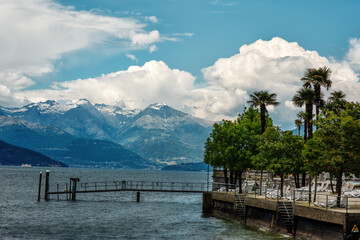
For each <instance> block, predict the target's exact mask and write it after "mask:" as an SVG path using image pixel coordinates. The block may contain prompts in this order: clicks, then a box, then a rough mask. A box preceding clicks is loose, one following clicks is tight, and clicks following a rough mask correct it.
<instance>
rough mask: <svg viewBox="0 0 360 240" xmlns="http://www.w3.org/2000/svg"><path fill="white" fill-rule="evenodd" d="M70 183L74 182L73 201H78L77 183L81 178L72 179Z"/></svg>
mask: <svg viewBox="0 0 360 240" xmlns="http://www.w3.org/2000/svg"><path fill="white" fill-rule="evenodd" d="M70 181H71V182H72V194H71V200H72V201H76V185H77V182H79V181H80V179H79V178H70Z"/></svg>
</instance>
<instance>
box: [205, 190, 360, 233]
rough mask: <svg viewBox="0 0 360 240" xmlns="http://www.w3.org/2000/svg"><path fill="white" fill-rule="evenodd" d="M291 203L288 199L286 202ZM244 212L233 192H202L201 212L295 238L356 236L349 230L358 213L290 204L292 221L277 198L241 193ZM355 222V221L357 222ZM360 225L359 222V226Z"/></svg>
mask: <svg viewBox="0 0 360 240" xmlns="http://www.w3.org/2000/svg"><path fill="white" fill-rule="evenodd" d="M287 204H290V205H291V202H289V201H288V202H287ZM244 205H245V214H244V216H240V215H239V212H238V211H237V206H236V200H235V195H234V194H228V193H218V192H212V193H204V195H203V213H204V214H210V215H212V216H215V217H220V218H231V219H235V220H238V221H241V222H242V223H244V224H246V225H249V226H254V227H259V228H262V229H267V230H269V231H272V232H276V233H282V234H289V235H290V236H292V237H294V238H296V239H319V240H320V239H321V240H322V239H327V240H331V239H359V237H360V235H359V234H358V233H352V228H353V227H354V225H357V224H359V223H360V213H345V212H338V211H334V210H326V209H321V208H313V207H308V206H301V205H293V206H292V216H291V219H292V221H291V223H290V225H289V222H288V221H287V220H286V221H284V219H283V218H282V216H281V213H280V210H279V202H277V201H276V200H268V199H263V198H254V197H249V196H246V197H244ZM357 226H358V225H357ZM358 227H359V228H360V226H358Z"/></svg>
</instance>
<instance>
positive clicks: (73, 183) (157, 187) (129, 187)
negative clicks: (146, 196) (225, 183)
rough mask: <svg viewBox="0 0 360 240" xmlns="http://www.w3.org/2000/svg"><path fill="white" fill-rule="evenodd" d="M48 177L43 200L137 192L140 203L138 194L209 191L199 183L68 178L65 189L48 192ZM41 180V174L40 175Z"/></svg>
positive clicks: (138, 199)
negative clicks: (90, 194) (88, 194)
mask: <svg viewBox="0 0 360 240" xmlns="http://www.w3.org/2000/svg"><path fill="white" fill-rule="evenodd" d="M49 175H50V173H49V172H48V171H47V172H46V175H45V184H46V186H45V196H44V199H45V200H49V199H50V198H49V196H50V195H56V196H57V199H58V200H59V195H63V194H65V195H66V199H67V200H72V201H76V195H77V194H83V193H105V192H121V191H133V192H137V201H140V192H168V193H171V192H173V193H204V192H208V191H209V183H200V182H160V181H132V180H130V181H129V180H120V181H107V182H80V179H79V178H70V182H69V184H67V183H66V184H64V185H65V186H62V187H65V189H64V190H63V191H61V190H59V189H60V186H59V184H57V185H56V191H50V190H49V189H50V187H49ZM40 179H41V173H40ZM38 189H39V192H38V201H40V189H41V180H39V188H38Z"/></svg>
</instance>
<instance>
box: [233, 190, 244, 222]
mask: <svg viewBox="0 0 360 240" xmlns="http://www.w3.org/2000/svg"><path fill="white" fill-rule="evenodd" d="M244 199H245V197H244V195H240V194H236V195H235V208H236V212H237V214H238V215H239V216H240V218H241V219H242V220H245V204H244Z"/></svg>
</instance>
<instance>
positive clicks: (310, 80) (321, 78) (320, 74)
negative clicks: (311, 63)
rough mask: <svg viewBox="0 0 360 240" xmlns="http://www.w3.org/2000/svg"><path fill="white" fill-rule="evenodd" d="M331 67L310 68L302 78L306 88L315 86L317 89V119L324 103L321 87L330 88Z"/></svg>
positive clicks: (315, 102)
mask: <svg viewBox="0 0 360 240" xmlns="http://www.w3.org/2000/svg"><path fill="white" fill-rule="evenodd" d="M330 74H331V69H330V68H328V67H326V66H324V67H322V68H319V69H315V68H308V69H306V71H305V74H304V77H303V78H302V79H301V80H302V81H303V82H304V87H305V88H313V89H314V91H315V99H314V104H315V106H316V119H318V118H319V114H320V108H321V107H322V105H323V104H324V100H323V98H322V94H321V87H322V86H324V87H326V90H329V88H330V87H331V84H332V81H331V80H330Z"/></svg>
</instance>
